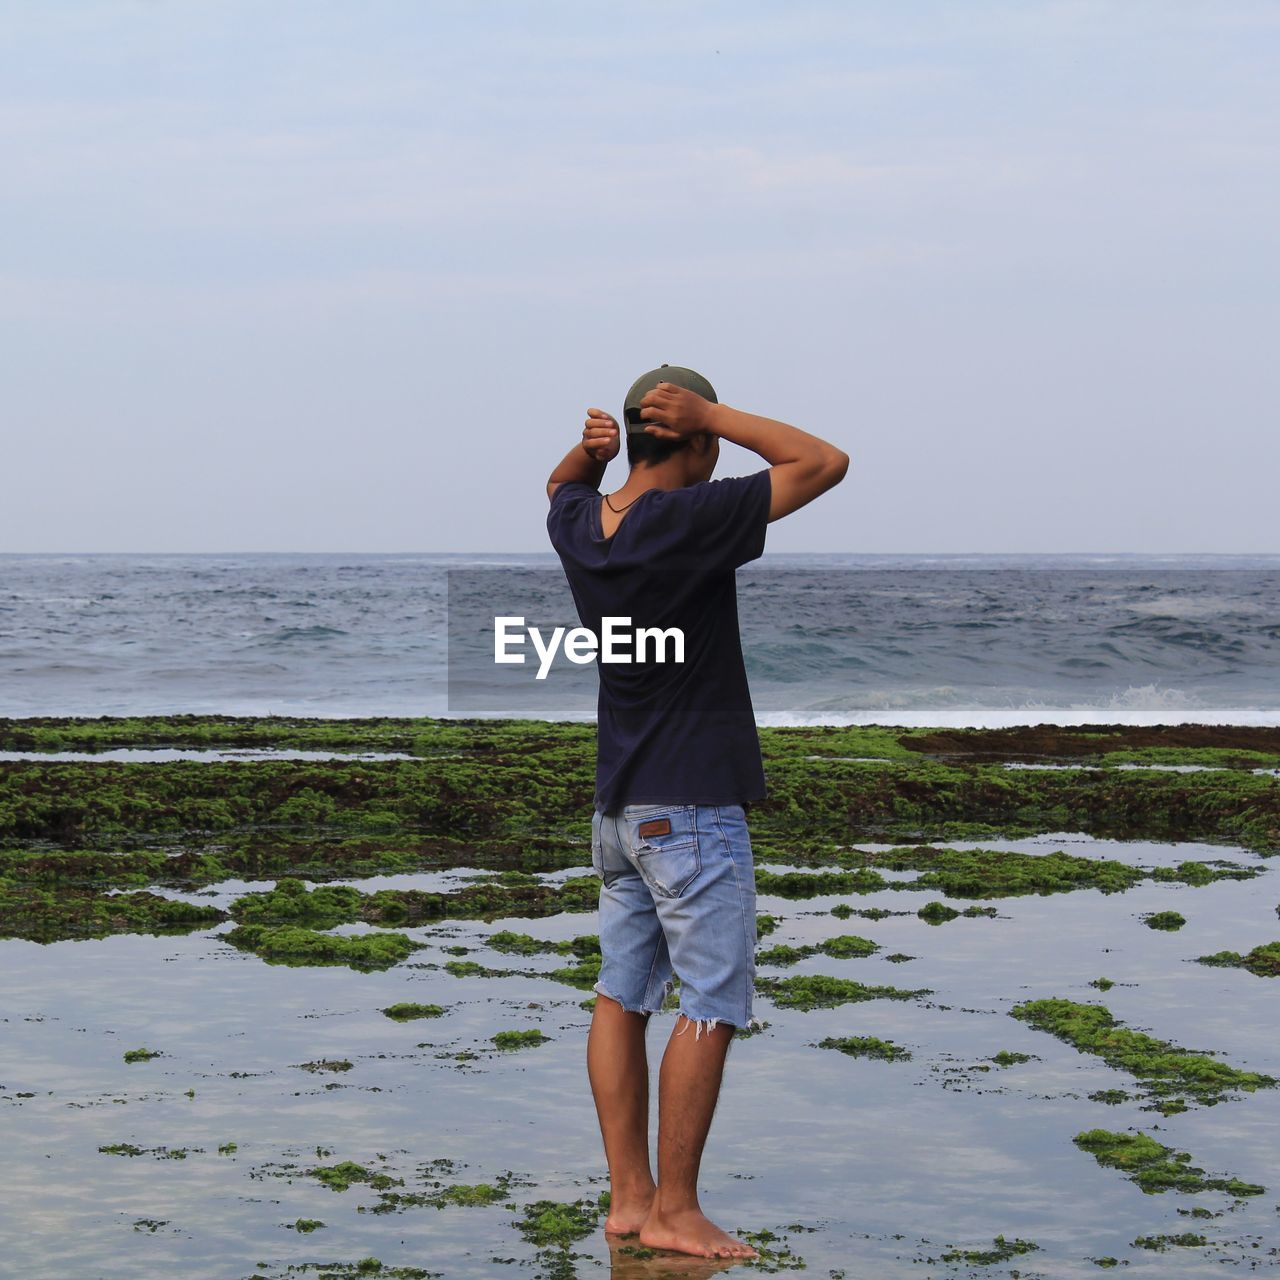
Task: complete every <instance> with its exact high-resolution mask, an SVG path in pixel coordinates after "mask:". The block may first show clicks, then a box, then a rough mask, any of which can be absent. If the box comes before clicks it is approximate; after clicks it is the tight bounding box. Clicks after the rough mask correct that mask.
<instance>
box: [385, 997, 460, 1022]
mask: <svg viewBox="0 0 1280 1280" xmlns="http://www.w3.org/2000/svg"><path fill="white" fill-rule="evenodd" d="M445 1012H446V1010H445V1007H444V1005H442V1004H415V1003H414V1002H413V1001H411V1000H403V1001H401V1002H400V1003H399V1004H392V1005H388V1006H387V1007H386V1008H385V1009H383V1010H382V1013H383V1014H385V1015H386V1016H387V1017H388V1018H391V1019H392V1020H393V1021H395V1022H412V1021H414V1020H415V1019H417V1018H439V1017H440V1016H442V1015H443V1014H444V1013H445Z"/></svg>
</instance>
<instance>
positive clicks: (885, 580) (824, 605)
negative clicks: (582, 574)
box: [0, 553, 1280, 727]
mask: <svg viewBox="0 0 1280 1280" xmlns="http://www.w3.org/2000/svg"><path fill="white" fill-rule="evenodd" d="M451 578H452V579H453V580H454V582H455V585H456V584H457V583H458V582H461V581H464V582H466V583H467V584H468V585H469V586H470V587H472V588H474V587H475V586H476V584H481V590H480V591H478V592H477V591H475V590H472V592H471V594H472V597H473V602H474V600H479V601H480V602H481V603H482V604H483V605H484V607H485V608H489V606H490V605H491V606H492V608H491V612H493V613H495V614H496V613H499V612H509V611H510V610H511V609H512V608H513V607H515V606H513V605H512V604H511V600H510V599H509V598H508V597H511V598H514V597H516V596H519V597H521V598H522V599H525V600H526V601H527V600H529V599H532V600H533V601H534V604H533V606H532V607H533V608H535V609H538V608H539V607H540V612H539V613H538V617H539V618H540V619H545V620H546V622H547V623H548V624H552V623H563V624H565V625H569V626H572V625H576V621H577V620H576V617H574V616H573V615H572V612H571V610H569V609H568V605H567V603H566V602H567V595H565V593H564V592H563V581H562V578H561V575H560V574H559V570H558V566H557V562H556V560H555V558H554V557H553V556H551V555H495V554H488V555H426V554H402V555H368V554H274V553H273V554H234V555H232V554H227V555H218V554H209V555H6V556H0V715H5V716H37V715H50V716H61V715H79V716H100V715H148V714H155V715H158V714H172V713H182V712H191V713H204V714H228V715H273V714H274V715H312V716H420V715H430V716H448V715H459V714H465V715H470V714H475V713H477V710H478V709H479V711H480V713H482V714H494V715H510V716H528V717H534V718H540V719H552V720H556V719H582V718H590V716H591V714H592V710H593V705H594V694H593V689H594V670H593V668H586V669H584V670H583V671H581V672H579V673H578V678H577V679H576V680H573V681H571V680H568V679H561V680H559V681H555V680H553V681H549V682H545V683H539V682H537V681H536V680H534V679H533V668H532V667H530V668H529V669H528V670H527V671H521V672H519V675H520V677H521V678H519V679H515V678H512V679H508V680H507V681H506V682H505V683H503V684H502V685H500V686H495V687H494V688H493V689H490V690H489V691H488V695H489V696H488V697H487V699H482V700H479V701H478V700H477V699H476V698H474V697H471V696H460V689H459V686H458V682H457V680H456V678H455V681H454V682H453V684H452V686H451V681H450V666H449V658H450V633H451V626H450V623H451V621H452V622H453V624H454V625H453V627H452V631H453V633H454V634H453V641H454V645H455V647H456V646H457V643H458V634H457V633H458V624H457V619H456V618H454V619H451V618H450V615H449V599H450V592H449V584H450V579H451ZM522 593H523V594H522ZM739 602H740V615H741V623H742V634H743V643H744V649H745V651H746V654H747V663H748V672H749V675H750V678H751V686H752V696H753V701H754V704H755V708H756V714H757V718H758V720H759V721H760V722H761V723H762V724H869V723H882V724H899V725H938V726H956V727H958V726H966V725H973V726H1000V725H1006V724H1023V723H1055V724H1078V723H1089V722H1108V723H1117V724H1173V723H1185V722H1200V723H1210V724H1212V723H1234V724H1269V725H1274V724H1280V556H1195V555H1187V556H1159V557H1152V556H1129V555H1115V556H1101V555H1092V556H1043V555H1025V556H1014V555H1008V556H972V555H901V556H893V555H879V556H872V555H766V556H765V557H764V558H763V559H762V560H760V561H758V562H756V563H755V564H753V565H750V566H748V567H746V568H744V569H743V570H741V571H740V572H739ZM530 621H533V619H532V618H531V619H530ZM479 643H483V640H482V639H481V640H480V641H479ZM455 674H456V673H455Z"/></svg>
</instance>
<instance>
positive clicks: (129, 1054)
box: [124, 1049, 161, 1062]
mask: <svg viewBox="0 0 1280 1280" xmlns="http://www.w3.org/2000/svg"><path fill="white" fill-rule="evenodd" d="M160 1056H161V1054H160V1050H159V1049H128V1050H126V1051H125V1055H124V1060H125V1061H126V1062H148V1061H150V1060H151V1059H152V1058H158V1057H160Z"/></svg>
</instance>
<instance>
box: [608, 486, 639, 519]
mask: <svg viewBox="0 0 1280 1280" xmlns="http://www.w3.org/2000/svg"><path fill="white" fill-rule="evenodd" d="M648 492H649V490H648V489H646V490H645V491H644V493H637V494H636V496H635V497H634V498H632V499H631V502H627V503H624V504H623V505H622V506H620V507H615V506H614V505H613V503H612V502H610V501H609V495H608V494H607V493H606V494H605V495H604V500H605V503H606V505H607V506H608V508H609V510H610V511H612V512H613V514H614V515H615V516H620V515H621V514H622V513H623V512H624V511H625V510H626V509H627V507H629V506H631V505H632V503H635V502H639V501H640V499H641V498H643V497H644V495H645V493H648Z"/></svg>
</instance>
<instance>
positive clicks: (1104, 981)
mask: <svg viewBox="0 0 1280 1280" xmlns="http://www.w3.org/2000/svg"><path fill="white" fill-rule="evenodd" d="M1089 985H1090V986H1091V987H1097V988H1098V990H1099V991H1110V990H1111V988H1112V987H1114V986H1115V985H1116V984H1115V983H1114V982H1113V981H1112V980H1111V979H1110V978H1094V980H1093V981H1092V982H1090V983H1089Z"/></svg>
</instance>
